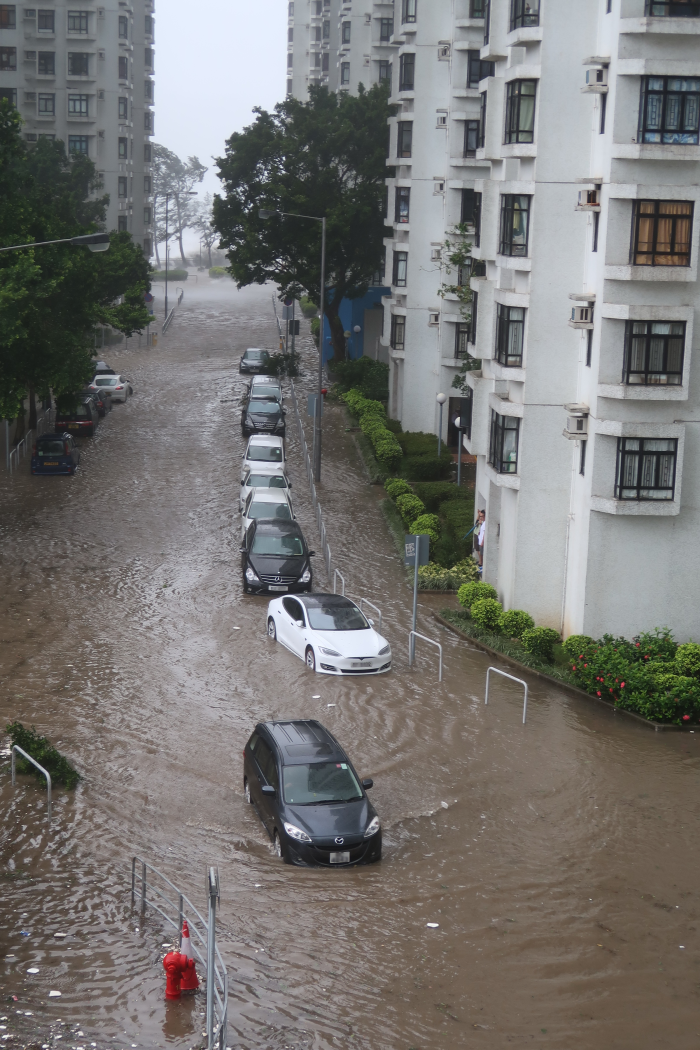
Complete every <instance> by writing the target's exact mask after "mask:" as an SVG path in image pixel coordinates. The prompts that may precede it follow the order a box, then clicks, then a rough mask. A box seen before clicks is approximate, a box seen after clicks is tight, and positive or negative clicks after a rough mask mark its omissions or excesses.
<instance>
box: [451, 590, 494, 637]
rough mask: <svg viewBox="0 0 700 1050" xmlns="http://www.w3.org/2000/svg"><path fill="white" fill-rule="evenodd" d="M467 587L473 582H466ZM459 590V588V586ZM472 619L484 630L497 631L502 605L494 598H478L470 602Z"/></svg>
mask: <svg viewBox="0 0 700 1050" xmlns="http://www.w3.org/2000/svg"><path fill="white" fill-rule="evenodd" d="M467 586H468V587H470V586H473V584H467ZM460 590H461V588H460ZM471 614H472V620H473V621H474V623H475V624H476V625H477V627H481V628H482V630H484V631H496V632H497V631H499V630H500V624H501V616H502V614H503V606H502V605H501V603H500V602H498V601H496V599H495V598H478V599H477V600H476V601H475V602H473V603H472V607H471Z"/></svg>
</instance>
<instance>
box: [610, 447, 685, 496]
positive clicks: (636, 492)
mask: <svg viewBox="0 0 700 1050" xmlns="http://www.w3.org/2000/svg"><path fill="white" fill-rule="evenodd" d="M677 455H678V441H677V440H676V439H675V438H618V441H617V476H616V478H615V499H636V500H642V499H673V490H674V487H675V484H676V457H677Z"/></svg>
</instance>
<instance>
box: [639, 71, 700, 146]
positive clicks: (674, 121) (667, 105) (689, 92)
mask: <svg viewBox="0 0 700 1050" xmlns="http://www.w3.org/2000/svg"><path fill="white" fill-rule="evenodd" d="M699 128H700V77H642V102H641V106H640V109H639V141H640V142H670V143H674V142H678V143H687V144H690V145H697V144H698V129H699Z"/></svg>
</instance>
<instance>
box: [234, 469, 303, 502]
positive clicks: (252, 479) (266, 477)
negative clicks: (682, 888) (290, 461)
mask: <svg viewBox="0 0 700 1050" xmlns="http://www.w3.org/2000/svg"><path fill="white" fill-rule="evenodd" d="M268 467H271V468H272V469H269V470H268V469H266V468H268ZM291 487H292V483H291V481H290V480H289V478H288V477H287V475H286V473H285V471H284V469H277V468H276V466H275V464H270V463H261V464H260V466H259V467H255V468H251V469H250V470H249V471H247V472H246V476H245V477H244V478H243V480H242V481H241V496H240V500H239V510H241V511H242V510H243V507H244V506H245V501H246V500H247V499H248V496H249V495H250V492H251V489H284V490H286V491H288V490H289V489H291Z"/></svg>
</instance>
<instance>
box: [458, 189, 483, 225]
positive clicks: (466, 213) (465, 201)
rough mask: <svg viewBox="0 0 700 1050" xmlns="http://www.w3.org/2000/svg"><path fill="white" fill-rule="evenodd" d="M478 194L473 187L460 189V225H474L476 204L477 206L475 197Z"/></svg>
mask: <svg viewBox="0 0 700 1050" xmlns="http://www.w3.org/2000/svg"><path fill="white" fill-rule="evenodd" d="M478 196H479V194H477V193H476V192H475V191H474V190H473V189H469V188H467V189H463V190H462V196H461V202H460V212H459V221H460V224H461V225H465V226H473V225H475V223H474V216H475V212H476V206H477V201H476V198H477V197H478Z"/></svg>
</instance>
